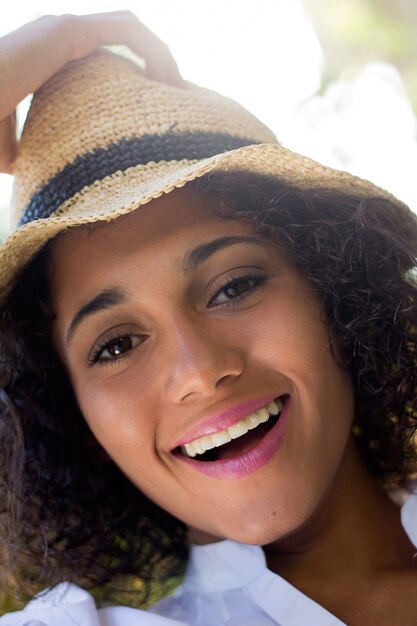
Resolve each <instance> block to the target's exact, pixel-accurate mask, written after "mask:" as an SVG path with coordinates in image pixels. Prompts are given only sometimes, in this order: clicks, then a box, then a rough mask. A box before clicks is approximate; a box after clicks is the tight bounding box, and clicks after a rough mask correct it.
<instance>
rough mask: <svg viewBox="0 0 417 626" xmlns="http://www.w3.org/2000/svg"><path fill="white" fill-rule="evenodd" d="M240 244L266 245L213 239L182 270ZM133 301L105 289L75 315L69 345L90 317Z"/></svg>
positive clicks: (195, 251)
mask: <svg viewBox="0 0 417 626" xmlns="http://www.w3.org/2000/svg"><path fill="white" fill-rule="evenodd" d="M239 243H252V244H253V243H255V244H258V245H265V244H264V243H263V241H262V240H261V239H259V238H257V237H250V236H229V237H220V238H219V239H213V241H209V242H207V243H203V244H201V245H199V246H197V247H196V248H194V249H193V250H191V251H190V252H189V253H188V254H187V255H186V256H185V258H184V261H183V263H182V270H183V272H184V273H189V272H191V271H192V270H195V269H197V268H198V267H199V266H200V265H201V264H202V263H204V261H206V260H207V259H208V258H209V257H211V256H212V255H213V254H215V253H216V252H218V251H219V250H223V249H224V248H227V247H228V246H232V245H236V244H239ZM131 301H132V297H131V295H130V294H129V293H128V292H127V291H125V290H124V289H120V288H118V287H109V288H108V289H104V290H103V291H101V292H100V293H99V294H97V296H95V297H94V298H93V299H92V300H90V301H89V302H87V304H84V306H82V307H81V309H80V310H79V311H78V312H77V313H76V314H75V316H74V318H73V319H72V322H71V324H70V325H69V327H68V330H67V337H66V339H67V343H69V342H70V341H71V339H72V337H73V335H74V332H75V330H76V329H77V327H78V326H79V324H80V323H81V322H82V321H83V320H85V319H86V318H87V317H89V316H90V315H93V314H94V313H98V312H100V311H104V310H106V309H110V308H112V307H114V306H118V305H120V304H127V303H128V302H131Z"/></svg>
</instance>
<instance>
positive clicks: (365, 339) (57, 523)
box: [0, 172, 417, 600]
mask: <svg viewBox="0 0 417 626" xmlns="http://www.w3.org/2000/svg"><path fill="white" fill-rule="evenodd" d="M190 185H191V186H192V187H194V189H197V190H198V191H199V192H200V193H202V194H206V195H209V196H212V197H213V198H214V199H215V202H213V206H214V210H215V211H216V213H218V214H219V215H221V216H223V217H225V218H228V219H240V220H246V221H249V222H250V223H251V224H253V227H254V228H255V229H256V230H257V231H258V232H260V233H264V234H265V236H267V237H270V238H272V239H274V240H276V241H277V242H279V245H280V246H281V247H282V246H283V247H284V249H285V251H286V252H287V254H288V255H289V256H290V258H291V259H292V260H293V262H294V263H295V265H296V267H297V268H298V270H299V271H300V273H301V274H302V275H303V276H304V277H305V278H306V279H307V280H308V281H310V283H311V285H313V287H314V289H315V290H316V291H317V292H318V293H319V294H320V297H321V299H322V304H323V307H324V310H325V312H326V315H327V319H328V328H329V337H330V340H331V342H332V345H338V346H339V347H341V349H342V350H343V352H344V354H345V356H346V362H347V366H348V367H349V369H350V371H351V374H352V379H353V382H354V389H355V397H356V418H355V423H354V427H353V432H354V435H355V437H356V440H357V443H358V446H359V449H360V451H361V453H362V455H363V458H364V459H365V462H366V464H367V465H368V467H369V470H370V472H372V473H373V474H374V475H375V476H376V477H378V479H379V480H380V481H381V483H382V484H383V485H384V486H385V487H387V488H393V487H395V486H399V485H404V484H406V482H407V481H408V480H409V479H411V478H413V477H414V476H415V473H416V470H417V452H416V440H415V431H416V426H417V406H416V395H417V393H416V392H417V388H416V377H415V368H416V358H417V352H416V344H417V310H416V297H417V287H416V274H415V264H416V255H417V220H416V218H415V216H413V214H412V213H411V212H408V211H407V210H406V209H405V208H404V210H403V211H401V210H399V209H398V208H397V207H395V206H394V204H392V203H391V202H390V201H389V200H381V199H375V198H372V197H368V198H358V197H355V196H354V195H353V194H350V195H349V194H346V193H340V192H338V191H335V190H314V189H310V190H300V189H297V188H294V187H290V186H288V185H284V184H282V183H280V182H279V181H276V180H273V179H269V178H263V177H261V176H259V175H252V174H248V173H242V174H239V173H230V172H229V173H216V174H210V175H209V176H205V177H203V178H202V179H200V180H197V181H194V182H193V183H190ZM51 245H53V243H52V244H51V242H49V243H48V244H46V246H45V247H44V248H43V250H42V251H41V252H40V253H39V254H38V255H37V257H36V258H35V259H34V260H33V261H32V262H31V263H30V264H29V266H28V267H27V268H26V269H25V271H24V272H23V273H22V275H21V277H20V279H19V281H18V283H17V284H16V287H15V288H14V290H13V292H12V293H11V295H10V296H9V298H8V300H7V303H6V304H5V305H3V307H2V310H1V312H0V350H1V353H0V360H1V368H0V386H1V391H0V411H1V417H0V438H1V442H0V446H1V448H0V449H1V461H0V480H1V483H0V484H1V487H0V490H1V491H0V507H1V509H0V510H1V516H0V523H1V527H0V541H1V542H2V544H3V545H2V548H1V554H2V557H3V568H4V569H3V571H4V572H8V573H10V572H12V573H13V574H14V576H15V579H16V580H23V581H24V583H25V585H26V588H28V586H29V587H30V585H33V586H34V587H35V588H39V586H43V585H45V584H47V585H53V584H55V583H57V582H59V581H61V580H64V579H65V580H71V581H73V582H76V583H77V584H81V585H83V586H87V587H91V586H93V585H104V584H106V583H107V582H109V581H112V580H115V578H116V577H117V576H119V575H121V574H123V575H124V574H134V575H135V576H138V577H139V578H140V579H141V580H142V581H143V582H144V584H143V586H142V587H141V588H142V590H144V594H145V595H146V590H148V589H149V584H151V582H152V581H153V580H161V579H163V578H166V577H168V576H172V575H179V574H181V571H182V569H183V566H184V563H185V560H186V555H187V549H188V544H187V532H186V528H185V526H184V524H183V523H182V522H180V521H178V520H176V519H174V518H173V517H172V516H170V515H169V514H168V513H166V512H164V511H162V510H161V509H160V508H159V507H157V506H156V505H154V504H153V503H152V502H151V501H150V500H149V499H147V498H146V497H145V496H144V495H143V494H142V493H140V491H138V489H137V488H136V487H135V486H133V485H132V484H131V483H130V482H129V480H128V479H127V478H126V477H125V476H124V475H123V474H122V473H121V471H120V470H119V469H118V468H117V467H116V465H115V464H114V463H113V462H112V461H110V460H109V459H108V457H107V455H106V453H105V452H104V450H103V449H102V448H101V447H100V445H99V444H98V443H97V442H96V441H95V439H94V438H93V436H92V434H91V433H90V431H89V429H88V427H87V425H86V423H85V420H84V419H83V416H82V415H81V413H80V410H79V408H78V406H77V401H76V398H75V397H74V394H73V391H72V389H71V386H70V383H69V380H68V377H67V374H66V371H65V369H64V367H63V365H62V364H61V362H60V360H59V358H58V356H57V354H56V352H55V350H54V347H53V345H52V341H51V336H50V334H51V333H50V328H51V322H52V320H53V312H52V311H51V307H50V303H49V285H48V275H49V272H48V263H49V258H50V250H51ZM141 599H142V600H143V599H144V598H143V597H142V598H141Z"/></svg>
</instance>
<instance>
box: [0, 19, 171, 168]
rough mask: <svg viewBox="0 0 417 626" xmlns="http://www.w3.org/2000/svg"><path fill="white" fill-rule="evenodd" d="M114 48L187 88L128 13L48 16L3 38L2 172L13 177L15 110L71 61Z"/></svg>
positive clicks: (157, 76)
mask: <svg viewBox="0 0 417 626" xmlns="http://www.w3.org/2000/svg"><path fill="white" fill-rule="evenodd" d="M110 44H119V45H121V44H123V45H126V46H128V47H129V48H130V49H131V50H132V51H133V52H135V53H136V54H138V55H139V56H140V57H142V58H143V59H144V60H145V61H146V68H147V70H146V73H147V76H149V78H152V79H153V80H158V81H160V82H165V83H168V84H173V85H177V86H181V85H182V84H183V83H182V79H181V76H180V74H179V71H178V68H177V65H176V63H175V61H174V59H173V57H172V56H171V53H170V52H169V50H168V48H167V46H166V45H165V44H164V43H163V42H162V41H161V40H160V39H158V37H157V36H156V35H154V34H153V33H152V32H151V31H150V30H149V29H148V28H146V26H144V25H143V24H142V23H141V22H140V21H139V20H138V19H137V18H136V17H135V16H134V15H133V14H132V13H130V12H128V11H120V12H114V13H97V14H95V15H82V16H77V15H62V16H53V15H52V16H50V15H48V16H45V17H41V18H39V19H38V20H36V21H34V22H31V23H30V24H26V25H25V26H22V27H21V28H19V29H18V30H16V31H14V32H12V33H10V34H8V35H6V36H5V37H2V38H0V172H6V173H12V172H13V161H14V159H15V156H16V148H17V140H16V132H15V126H16V125H15V118H16V116H15V109H16V105H17V104H18V103H19V102H20V101H21V100H22V99H23V98H24V97H25V96H27V95H28V94H30V93H32V92H34V91H35V90H36V89H38V87H40V86H41V85H42V84H43V83H44V82H45V81H46V80H47V79H48V78H49V77H50V76H52V75H53V74H55V72H57V71H58V70H59V69H60V68H61V67H62V66H63V65H65V64H66V63H67V62H68V61H73V60H75V59H79V58H81V57H83V56H86V55H88V54H90V53H91V52H93V51H94V50H95V49H96V48H98V47H99V46H102V45H110Z"/></svg>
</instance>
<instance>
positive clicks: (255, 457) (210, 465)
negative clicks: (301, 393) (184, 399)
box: [176, 395, 290, 479]
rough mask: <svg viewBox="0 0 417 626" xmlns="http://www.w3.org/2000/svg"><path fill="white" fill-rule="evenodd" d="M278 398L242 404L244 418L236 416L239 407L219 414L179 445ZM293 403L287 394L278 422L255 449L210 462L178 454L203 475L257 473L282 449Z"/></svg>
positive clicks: (215, 476)
mask: <svg viewBox="0 0 417 626" xmlns="http://www.w3.org/2000/svg"><path fill="white" fill-rule="evenodd" d="M276 397H277V396H276V395H275V396H272V397H268V398H263V399H262V400H257V401H255V402H248V403H245V404H240V405H238V407H237V408H238V409H239V415H241V416H240V417H236V415H237V413H236V408H233V409H231V410H230V411H226V412H225V413H222V414H221V416H217V417H216V419H215V421H213V420H209V421H208V422H206V423H205V424H203V425H200V426H199V428H198V429H196V430H195V431H192V432H191V433H187V436H186V438H183V439H182V440H181V443H179V444H178V445H183V444H184V443H187V442H189V441H192V440H193V439H197V438H198V437H202V436H204V435H207V434H212V433H215V432H218V431H219V430H223V429H225V428H228V427H229V426H232V425H233V424H234V423H236V422H237V421H239V420H240V419H242V418H243V417H246V416H247V415H249V414H250V413H253V412H254V411H256V409H259V408H261V407H262V406H265V405H266V404H268V402H270V401H271V400H274V399H275V398H276ZM289 405H290V398H289V396H286V399H285V402H284V408H283V410H282V412H281V415H280V417H279V419H278V421H277V423H276V424H275V425H274V426H273V427H272V428H271V430H270V431H269V432H267V434H266V435H265V437H263V438H262V439H261V440H260V441H259V443H258V444H256V445H255V446H254V447H253V448H252V449H250V450H248V451H247V452H245V453H243V454H242V455H240V456H237V457H233V458H227V459H219V460H217V461H207V462H204V461H196V460H194V459H192V458H188V457H186V456H184V455H181V454H178V455H176V458H177V459H179V460H180V461H182V462H183V463H186V464H187V465H189V466H190V467H192V468H193V469H195V470H197V471H198V472H201V473H202V474H206V475H208V476H211V477H213V478H218V479H236V478H243V477H244V476H248V475H249V474H252V473H253V472H256V471H257V470H259V469H260V468H261V467H263V466H264V465H266V463H268V461H270V460H271V459H272V457H273V456H274V455H275V453H276V452H277V450H278V449H279V448H280V446H281V444H282V441H283V439H284V435H285V431H286V425H287V421H288V419H287V415H288V410H289ZM241 407H244V409H242V413H240V409H241ZM220 418H223V419H220ZM215 423H217V427H216V426H215ZM220 423H221V425H220ZM204 426H205V428H204ZM209 427H212V428H211V430H207V428H209ZM195 433H200V434H195Z"/></svg>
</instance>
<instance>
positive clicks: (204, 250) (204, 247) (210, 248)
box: [182, 236, 265, 273]
mask: <svg viewBox="0 0 417 626" xmlns="http://www.w3.org/2000/svg"><path fill="white" fill-rule="evenodd" d="M238 243H256V244H258V245H262V246H264V245H265V242H264V241H262V239H259V238H257V237H250V236H229V237H220V238H219V239H213V241H209V242H207V243H203V244H201V245H200V246H197V247H196V248H194V249H193V250H191V252H189V253H188V254H187V255H186V257H185V259H184V261H183V264H182V269H183V272H184V273H188V272H190V271H192V270H195V269H197V268H198V267H199V266H200V265H201V264H202V263H204V261H206V260H207V259H208V258H209V257H211V256H212V255H213V254H214V253H215V252H218V251H219V250H223V249H224V248H227V247H228V246H233V245H236V244H238Z"/></svg>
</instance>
